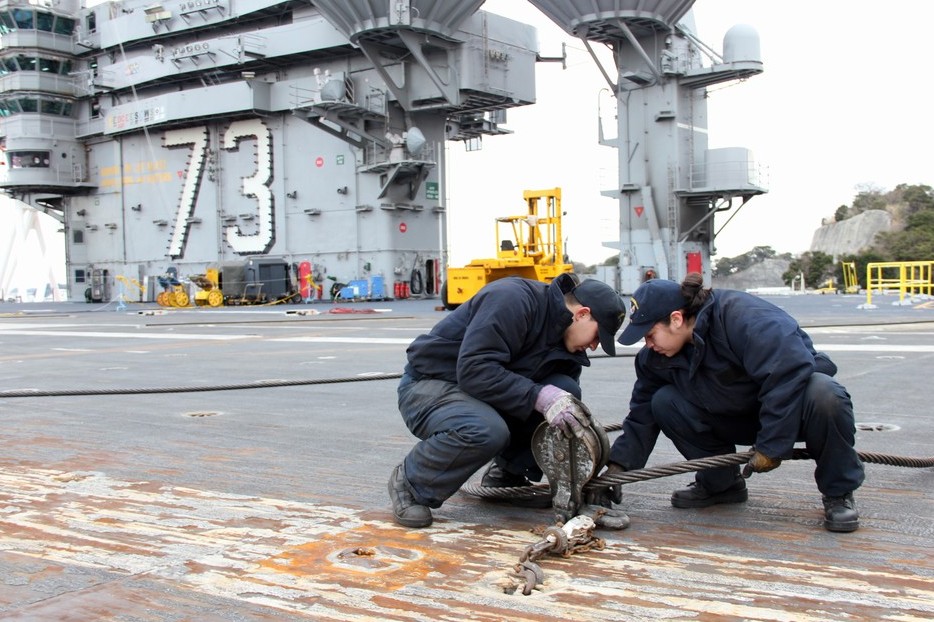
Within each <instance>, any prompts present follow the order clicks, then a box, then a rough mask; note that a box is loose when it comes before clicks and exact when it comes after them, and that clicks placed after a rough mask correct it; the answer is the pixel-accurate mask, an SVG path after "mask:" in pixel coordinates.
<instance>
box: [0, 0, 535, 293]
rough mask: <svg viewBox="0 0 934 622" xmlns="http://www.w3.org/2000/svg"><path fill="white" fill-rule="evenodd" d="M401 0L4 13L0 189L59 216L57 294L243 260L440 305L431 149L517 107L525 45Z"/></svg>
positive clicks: (527, 56) (510, 28)
mask: <svg viewBox="0 0 934 622" xmlns="http://www.w3.org/2000/svg"><path fill="white" fill-rule="evenodd" d="M371 4H381V6H382V10H380V9H379V8H377V9H376V10H375V11H371V10H370V8H369V7H370V5H371ZM417 4H418V6H417V7H416V6H414V5H415V3H414V2H413V3H409V2H395V1H394V2H382V3H368V2H364V1H351V2H348V1H346V0H340V1H333V2H326V1H316V2H315V3H314V4H312V3H310V2H300V1H294V0H286V1H282V0H177V1H174V0H173V1H167V2H161V3H160V2H152V1H151V0H126V1H124V2H110V3H104V4H99V5H96V6H92V7H81V6H79V5H78V3H77V2H76V0H54V1H53V0H38V1H32V2H26V1H24V0H3V1H2V2H0V19H2V21H3V27H4V31H3V34H2V43H3V45H2V54H3V64H4V71H3V76H2V79H0V92H2V104H0V106H2V108H0V114H2V116H0V140H2V146H3V149H4V151H5V153H4V155H5V156H6V164H5V166H4V167H3V170H2V171H0V187H2V188H3V189H4V190H5V191H6V192H7V193H9V194H11V195H12V196H14V197H16V198H18V199H21V200H23V201H24V202H26V203H28V204H30V205H33V206H35V207H37V208H39V209H42V210H43V211H46V212H49V213H53V214H56V215H58V216H59V217H60V218H61V220H62V222H63V224H64V228H65V231H66V236H65V237H66V245H67V249H66V251H67V252H66V261H67V269H68V286H69V297H70V298H74V299H80V298H82V297H84V296H85V292H86V289H87V288H88V287H89V284H90V283H91V280H92V276H93V277H95V278H96V279H102V281H101V282H103V283H104V284H105V285H106V284H107V283H108V282H112V279H113V278H114V277H115V276H118V275H120V276H123V277H124V278H128V279H131V280H133V281H136V282H138V283H140V284H149V285H150V286H152V285H154V284H155V279H156V278H158V277H159V276H161V275H165V274H167V273H170V274H178V275H179V276H182V275H186V274H193V273H202V272H204V271H205V269H207V268H208V267H209V266H211V265H216V264H223V263H225V262H236V261H241V260H243V259H245V258H253V257H275V258H281V259H283V260H285V261H286V262H288V264H289V265H298V263H299V262H302V261H307V262H308V263H310V265H311V270H312V274H311V277H312V278H313V279H314V280H315V282H316V283H317V284H319V285H320V284H321V283H322V282H324V283H325V284H327V283H328V281H327V279H328V278H331V279H332V280H335V281H343V282H347V281H348V280H350V279H353V278H356V279H367V278H368V277H369V276H371V275H373V276H376V275H379V276H381V277H383V278H384V279H385V282H386V283H387V284H388V283H389V282H392V281H398V280H404V281H405V282H416V283H418V284H420V285H421V289H422V291H421V292H414V293H424V294H426V295H433V294H436V293H437V292H438V291H439V290H440V285H441V284H440V282H439V281H440V276H441V274H442V266H443V261H444V257H443V253H442V249H444V248H445V246H446V240H445V235H446V226H445V225H446V222H445V206H444V204H443V200H442V192H443V184H444V179H443V175H444V166H443V161H442V159H443V149H444V144H445V141H446V140H479V139H480V137H482V136H483V135H484V134H496V133H502V132H504V131H505V130H503V129H501V128H500V127H499V123H498V120H499V119H502V118H503V113H502V111H504V110H506V109H508V108H511V107H513V106H518V105H524V104H529V103H532V102H533V101H534V92H535V85H534V64H535V56H536V52H535V33H534V30H533V29H532V28H531V27H529V26H526V25H523V24H520V23H517V22H515V21H512V20H508V19H505V18H502V17H499V16H495V15H491V14H488V13H486V12H483V11H479V12H478V11H477V9H478V8H479V6H480V5H481V4H482V0H475V1H471V2H448V1H442V0H438V1H437V2H432V1H425V0H422V1H421V2H418V3H417ZM326 17H327V18H326ZM335 24H337V25H338V26H339V27H337V26H335ZM413 276H417V277H418V280H417V281H413V280H412V279H413ZM150 288H151V289H152V287H150ZM387 288H388V285H387ZM102 295H103V294H102Z"/></svg>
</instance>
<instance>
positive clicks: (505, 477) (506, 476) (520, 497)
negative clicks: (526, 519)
mask: <svg viewBox="0 0 934 622" xmlns="http://www.w3.org/2000/svg"><path fill="white" fill-rule="evenodd" d="M480 485H481V486H483V487H485V488H524V487H526V486H531V485H532V483H531V482H530V481H529V480H528V478H527V477H526V476H525V475H517V474H515V473H510V472H509V471H505V470H503V469H502V468H501V467H500V466H499V465H498V464H496V463H495V462H493V463H492V464H490V467H489V468H488V469H487V470H486V473H484V474H483V479H481V480H480ZM487 500H489V501H503V502H505V503H509V504H510V505H517V506H519V507H524V508H550V507H551V495H549V494H527V493H520V492H518V491H517V492H516V494H515V496H510V497H489V498H487Z"/></svg>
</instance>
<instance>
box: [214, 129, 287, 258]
mask: <svg viewBox="0 0 934 622" xmlns="http://www.w3.org/2000/svg"><path fill="white" fill-rule="evenodd" d="M248 137H252V138H255V139H256V171H255V172H254V173H253V175H251V176H250V177H242V178H241V184H240V189H241V192H242V193H243V196H245V197H250V198H253V199H256V207H257V211H258V214H257V215H256V223H257V225H256V226H257V231H256V233H254V234H251V235H244V234H243V233H242V232H241V231H240V227H239V226H238V225H231V226H229V227H227V228H226V229H225V230H224V231H225V232H226V234H227V243H228V244H229V245H230V247H231V248H232V249H233V250H234V252H236V253H238V254H241V255H243V254H264V253H267V252H268V251H269V249H270V248H272V245H273V243H274V242H275V221H274V218H273V215H274V214H273V201H272V191H271V190H270V189H269V186H270V184H271V183H272V136H271V133H270V131H269V128H268V127H266V124H265V123H263V122H262V120H260V119H246V120H243V121H235V122H233V123H231V124H230V127H229V128H227V131H226V132H224V138H223V145H222V147H223V148H224V149H227V150H228V151H233V150H235V149H237V148H238V146H239V143H240V139H242V138H248Z"/></svg>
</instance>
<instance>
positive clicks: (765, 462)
mask: <svg viewBox="0 0 934 622" xmlns="http://www.w3.org/2000/svg"><path fill="white" fill-rule="evenodd" d="M781 463H782V459H781V458H769V457H768V456H766V455H765V454H764V453H762V452H761V451H759V450H758V449H756V450H755V453H753V454H752V458H750V459H749V462H747V463H746V466H745V467H743V477H745V478H748V477H749V476H750V475H752V474H753V473H766V472H768V471H771V470H772V469H777V468H778V466H779V465H780V464H781Z"/></svg>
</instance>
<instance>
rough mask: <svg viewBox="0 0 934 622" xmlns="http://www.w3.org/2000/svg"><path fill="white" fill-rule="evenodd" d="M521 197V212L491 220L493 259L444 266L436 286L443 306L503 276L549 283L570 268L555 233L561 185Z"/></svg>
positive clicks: (558, 230) (450, 305)
mask: <svg viewBox="0 0 934 622" xmlns="http://www.w3.org/2000/svg"><path fill="white" fill-rule="evenodd" d="M522 198H523V199H525V203H526V207H527V211H526V213H525V214H522V215H519V216H502V217H499V218H497V219H496V249H497V251H496V257H495V258H490V259H474V260H473V261H471V262H470V263H469V264H467V265H466V266H464V267H462V268H454V267H450V266H449V267H448V269H447V280H446V281H445V282H444V283H443V284H442V285H441V301H442V304H443V305H444V308H445V309H449V310H453V309H456V308H457V307H458V306H459V305H461V304H463V303H465V302H467V301H468V300H469V299H470V297H471V296H473V295H474V294H476V293H477V292H478V291H480V288H482V287H483V286H484V285H486V284H487V283H492V282H493V281H495V280H497V279H502V278H504V277H507V276H520V277H523V278H526V279H534V280H537V281H543V282H545V283H550V282H551V281H552V279H554V278H555V277H556V276H558V275H559V274H563V273H565V272H571V271H573V269H574V267H573V266H572V265H571V264H569V263H567V258H566V257H565V256H564V242H563V239H562V237H561V216H562V215H563V212H562V211H561V188H550V189H548V190H526V191H525V192H523V193H522Z"/></svg>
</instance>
